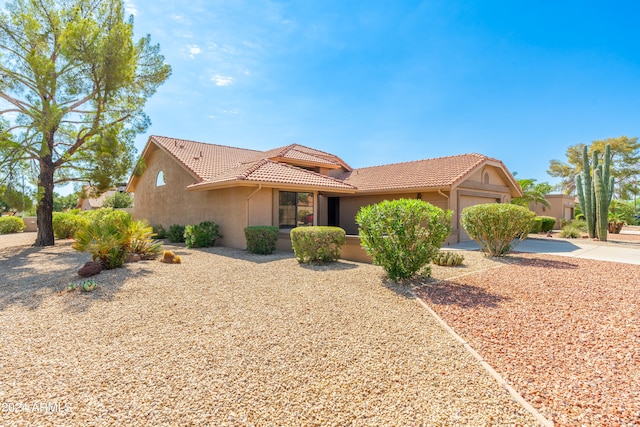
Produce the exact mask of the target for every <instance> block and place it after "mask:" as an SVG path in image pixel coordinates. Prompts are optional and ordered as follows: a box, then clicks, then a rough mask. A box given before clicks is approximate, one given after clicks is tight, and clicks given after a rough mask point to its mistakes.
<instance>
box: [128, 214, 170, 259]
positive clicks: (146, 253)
mask: <svg viewBox="0 0 640 427" xmlns="http://www.w3.org/2000/svg"><path fill="white" fill-rule="evenodd" d="M129 228H130V230H129V231H130V232H131V242H130V243H129V252H130V253H133V254H137V255H140V259H154V258H156V257H157V256H158V254H159V253H160V251H162V242H161V241H160V240H154V239H153V236H154V235H155V233H154V232H153V228H152V227H150V226H149V224H147V223H146V222H145V221H132V222H131V223H130V224H129Z"/></svg>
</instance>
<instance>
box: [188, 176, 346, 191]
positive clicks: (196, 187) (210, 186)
mask: <svg viewBox="0 0 640 427" xmlns="http://www.w3.org/2000/svg"><path fill="white" fill-rule="evenodd" d="M259 185H262V187H264V188H278V189H281V190H292V191H298V192H300V191H331V192H333V193H341V194H355V193H356V191H357V190H356V189H355V188H353V189H350V188H337V187H331V186H321V185H304V184H290V183H282V182H274V181H253V180H243V179H234V180H229V181H220V182H201V183H196V184H192V185H189V186H188V187H187V190H189V191H208V190H221V189H225V188H232V187H257V186H259Z"/></svg>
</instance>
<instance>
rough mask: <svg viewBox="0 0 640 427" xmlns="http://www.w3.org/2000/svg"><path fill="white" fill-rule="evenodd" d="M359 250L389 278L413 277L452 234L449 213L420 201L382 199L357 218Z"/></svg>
mask: <svg viewBox="0 0 640 427" xmlns="http://www.w3.org/2000/svg"><path fill="white" fill-rule="evenodd" d="M356 223H357V224H358V227H359V232H360V240H361V244H362V247H363V248H364V249H365V250H366V251H367V253H368V254H369V255H371V258H372V259H373V263H374V264H376V265H379V266H381V267H382V268H383V269H384V270H385V272H386V273H387V275H388V276H389V278H390V279H392V280H398V279H406V278H410V277H412V276H414V275H415V274H416V273H418V271H420V269H421V268H422V267H424V266H425V265H427V264H429V263H430V262H431V260H432V259H433V257H434V255H435V254H437V253H438V251H439V249H440V246H441V245H442V242H444V241H445V239H446V238H447V236H449V233H450V232H451V211H446V212H445V211H443V210H442V209H440V208H438V207H436V206H433V205H431V204H429V203H427V202H424V201H422V200H415V199H400V200H392V201H389V200H385V201H383V202H381V203H378V204H376V205H370V206H365V207H363V208H361V209H360V211H359V212H358V214H357V215H356Z"/></svg>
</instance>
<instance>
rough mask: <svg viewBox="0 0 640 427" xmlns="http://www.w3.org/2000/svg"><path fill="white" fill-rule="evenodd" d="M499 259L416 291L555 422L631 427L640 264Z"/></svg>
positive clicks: (636, 394) (636, 390)
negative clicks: (489, 265) (500, 261)
mask: <svg viewBox="0 0 640 427" xmlns="http://www.w3.org/2000/svg"><path fill="white" fill-rule="evenodd" d="M503 262H504V264H503V265H502V266H498V267H496V268H491V269H487V270H485V271H482V272H477V273H474V274H470V275H463V276H460V277H457V278H455V277H454V278H451V279H449V280H445V281H432V282H430V283H426V284H424V285H423V286H422V287H421V288H420V289H418V290H417V291H416V293H417V294H418V295H419V296H420V297H421V298H422V299H423V300H424V301H426V302H427V303H428V304H429V305H430V306H431V307H432V308H433V309H434V310H435V311H436V312H437V313H438V314H439V315H440V316H441V317H442V318H443V319H444V320H445V321H446V322H447V323H448V324H449V325H450V326H451V327H452V328H453V329H454V330H455V331H456V332H457V333H458V334H460V335H461V336H462V337H463V338H464V339H465V340H466V341H467V342H469V344H470V345H471V346H472V347H474V348H475V349H476V350H477V351H478V352H479V353H480V354H481V355H482V356H483V358H484V359H485V360H486V361H487V362H488V363H489V364H490V365H491V366H493V367H494V368H495V369H496V370H497V371H498V372H500V373H501V374H502V376H503V377H504V378H505V379H506V380H507V382H509V383H510V384H511V385H513V386H514V387H515V388H516V390H518V391H519V392H520V393H521V394H522V395H523V396H524V398H525V399H527V400H528V401H529V402H531V403H532V404H533V406H534V407H536V409H538V410H539V411H540V412H541V413H542V414H543V415H544V416H545V417H546V418H547V419H549V420H551V421H553V422H555V423H556V425H567V426H578V425H580V426H582V425H587V426H601V425H612V426H640V266H635V265H627V264H617V263H612V262H604V261H593V260H585V259H577V258H570V259H567V258H566V257H555V256H549V255H535V254H513V255H510V256H508V257H506V258H505V259H504V260H503Z"/></svg>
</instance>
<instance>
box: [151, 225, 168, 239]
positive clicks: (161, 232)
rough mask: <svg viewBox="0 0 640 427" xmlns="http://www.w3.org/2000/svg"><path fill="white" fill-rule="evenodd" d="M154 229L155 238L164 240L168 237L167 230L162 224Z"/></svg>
mask: <svg viewBox="0 0 640 427" xmlns="http://www.w3.org/2000/svg"><path fill="white" fill-rule="evenodd" d="M152 229H153V234H155V237H156V238H157V239H164V238H166V237H167V230H165V229H164V227H163V226H162V224H156V225H154V226H153V227H152Z"/></svg>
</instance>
